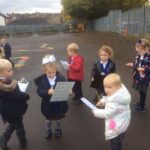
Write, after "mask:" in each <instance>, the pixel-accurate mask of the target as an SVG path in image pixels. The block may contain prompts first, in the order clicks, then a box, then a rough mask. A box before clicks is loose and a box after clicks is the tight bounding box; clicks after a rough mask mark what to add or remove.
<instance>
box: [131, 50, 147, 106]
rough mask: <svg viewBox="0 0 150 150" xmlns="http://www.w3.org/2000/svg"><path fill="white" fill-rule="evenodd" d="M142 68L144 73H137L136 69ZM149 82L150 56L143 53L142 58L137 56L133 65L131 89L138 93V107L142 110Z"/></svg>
mask: <svg viewBox="0 0 150 150" xmlns="http://www.w3.org/2000/svg"><path fill="white" fill-rule="evenodd" d="M139 67H141V68H144V72H141V73H140V72H139V71H138V70H137V68H139ZM149 81H150V54H149V53H145V54H144V56H141V55H137V56H136V58H135V61H134V63H133V85H132V87H133V88H134V89H135V90H137V91H139V94H140V102H139V104H140V107H141V108H144V106H145V100H146V93H147V90H148V86H149Z"/></svg>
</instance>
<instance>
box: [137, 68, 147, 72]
mask: <svg viewBox="0 0 150 150" xmlns="http://www.w3.org/2000/svg"><path fill="white" fill-rule="evenodd" d="M137 70H138V71H139V72H144V71H145V69H144V68H141V67H140V68H137Z"/></svg>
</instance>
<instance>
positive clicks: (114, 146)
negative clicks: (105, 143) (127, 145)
mask: <svg viewBox="0 0 150 150" xmlns="http://www.w3.org/2000/svg"><path fill="white" fill-rule="evenodd" d="M124 136H125V133H121V134H120V135H119V136H117V137H115V138H113V139H111V140H110V144H111V150H122V141H123V139H124Z"/></svg>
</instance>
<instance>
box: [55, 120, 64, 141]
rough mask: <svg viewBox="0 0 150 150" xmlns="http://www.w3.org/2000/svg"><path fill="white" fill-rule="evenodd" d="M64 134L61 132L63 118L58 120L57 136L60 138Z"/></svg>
mask: <svg viewBox="0 0 150 150" xmlns="http://www.w3.org/2000/svg"><path fill="white" fill-rule="evenodd" d="M61 135H62V132H61V120H56V129H55V137H56V138H60V137H61Z"/></svg>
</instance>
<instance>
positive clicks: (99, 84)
mask: <svg viewBox="0 0 150 150" xmlns="http://www.w3.org/2000/svg"><path fill="white" fill-rule="evenodd" d="M115 71H116V65H115V63H114V62H113V61H112V60H110V59H108V61H107V64H105V68H104V66H103V64H102V63H101V60H97V61H96V62H95V63H94V65H93V69H92V73H91V76H92V78H94V80H93V81H92V82H91V85H90V87H92V88H95V89H96V90H98V91H101V92H102V93H104V86H103V80H104V78H105V77H106V76H107V75H108V74H110V73H114V72H115Z"/></svg>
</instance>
